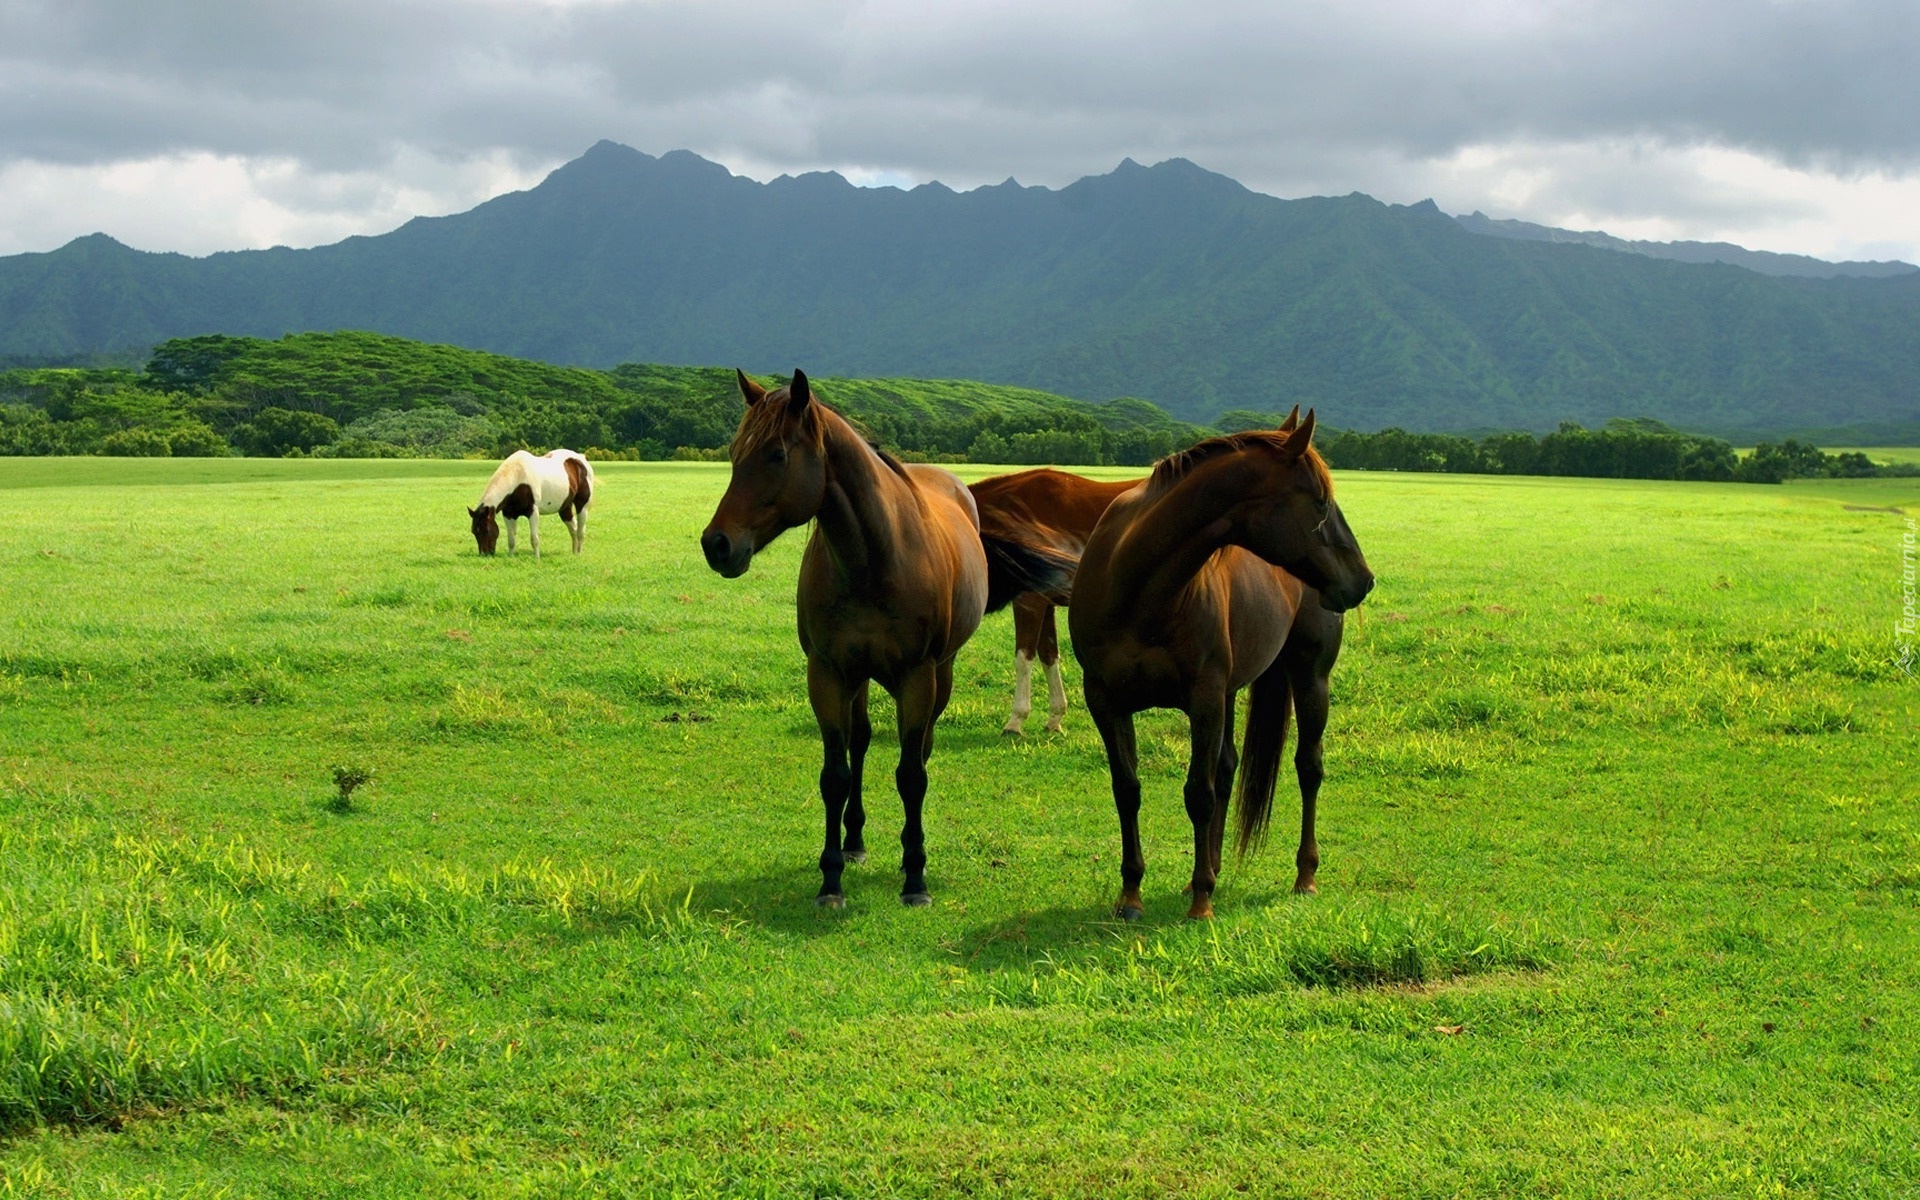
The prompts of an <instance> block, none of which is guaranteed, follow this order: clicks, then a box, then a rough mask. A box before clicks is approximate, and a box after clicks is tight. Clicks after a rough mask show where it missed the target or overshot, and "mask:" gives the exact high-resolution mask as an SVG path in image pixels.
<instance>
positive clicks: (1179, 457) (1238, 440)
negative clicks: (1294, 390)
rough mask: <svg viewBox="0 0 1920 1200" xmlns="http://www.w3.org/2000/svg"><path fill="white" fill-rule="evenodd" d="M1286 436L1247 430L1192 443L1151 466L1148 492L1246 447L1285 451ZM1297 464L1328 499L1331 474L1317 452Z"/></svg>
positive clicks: (1272, 431)
mask: <svg viewBox="0 0 1920 1200" xmlns="http://www.w3.org/2000/svg"><path fill="white" fill-rule="evenodd" d="M1290 436H1292V431H1291V430H1288V431H1281V430H1277V429H1248V430H1244V431H1242V432H1240V433H1226V434H1221V435H1220V436H1219V437H1211V438H1208V439H1207V440H1206V441H1204V442H1195V443H1194V444H1193V445H1191V446H1189V447H1187V448H1186V449H1185V450H1180V451H1177V452H1175V453H1173V454H1169V455H1167V456H1166V457H1165V458H1163V459H1161V460H1160V461H1159V462H1157V463H1154V464H1153V474H1152V475H1150V476H1148V480H1147V486H1148V489H1149V490H1150V491H1153V492H1155V493H1156V494H1157V493H1159V492H1163V491H1165V490H1166V489H1168V488H1170V487H1172V486H1173V485H1174V484H1176V483H1178V482H1180V481H1181V480H1182V479H1185V478H1186V477H1187V476H1188V475H1189V474H1191V473H1192V472H1193V471H1194V469H1195V468H1197V467H1199V466H1201V465H1202V464H1204V463H1209V462H1212V461H1213V460H1214V459H1216V458H1219V457H1221V456H1223V455H1227V454H1233V453H1237V452H1238V451H1241V450H1245V449H1247V448H1248V447H1250V446H1257V445H1265V446H1267V447H1269V448H1271V449H1274V450H1281V449H1285V447H1286V444H1287V439H1288V438H1289V437H1290ZM1300 461H1301V462H1303V463H1305V464H1306V465H1307V470H1308V471H1309V472H1311V473H1312V475H1313V477H1314V480H1315V482H1317V483H1319V485H1320V490H1321V494H1322V495H1324V496H1329V497H1330V496H1332V495H1333V473H1332V472H1331V471H1329V470H1328V469H1327V460H1326V459H1324V458H1321V457H1320V452H1319V451H1318V450H1315V449H1314V448H1313V447H1312V446H1311V445H1309V446H1308V447H1307V452H1306V453H1305V454H1303V455H1301V456H1300Z"/></svg>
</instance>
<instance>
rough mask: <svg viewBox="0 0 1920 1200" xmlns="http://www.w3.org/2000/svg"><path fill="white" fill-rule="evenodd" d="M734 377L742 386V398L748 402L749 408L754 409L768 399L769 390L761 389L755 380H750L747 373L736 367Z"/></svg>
mask: <svg viewBox="0 0 1920 1200" xmlns="http://www.w3.org/2000/svg"><path fill="white" fill-rule="evenodd" d="M733 375H734V378H735V379H736V380H737V381H738V382H739V384H740V398H741V399H742V400H745V401H746V402H747V407H748V408H752V407H753V406H754V405H756V404H758V403H760V402H761V401H762V400H764V399H766V398H767V389H765V388H763V387H761V386H760V385H759V384H757V383H755V382H754V381H753V380H751V379H748V378H747V373H746V372H745V371H742V370H741V369H740V368H739V367H735V368H734V369H733Z"/></svg>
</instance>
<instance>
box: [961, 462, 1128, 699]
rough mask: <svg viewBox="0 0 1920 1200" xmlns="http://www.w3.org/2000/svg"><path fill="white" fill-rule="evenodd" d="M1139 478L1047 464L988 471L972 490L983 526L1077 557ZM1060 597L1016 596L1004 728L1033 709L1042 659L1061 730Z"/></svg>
mask: <svg viewBox="0 0 1920 1200" xmlns="http://www.w3.org/2000/svg"><path fill="white" fill-rule="evenodd" d="M1139 482H1140V480H1138V479H1127V480H1122V481H1119V482H1116V483H1109V482H1107V481H1104V480H1098V479H1087V478H1085V477H1084V476H1080V475H1070V474H1068V473H1067V472H1065V471H1056V470H1054V469H1053V468H1051V467H1040V468H1037V469H1035V470H1032V471H1018V472H1015V473H1014V474H1011V475H995V476H993V477H992V478H990V479H982V480H980V481H979V482H978V483H974V484H969V485H968V490H970V491H971V492H972V493H973V500H974V503H975V504H977V505H979V507H980V528H981V530H982V531H983V532H985V533H989V534H991V533H996V532H1003V531H1004V532H1006V533H1007V534H1009V535H1010V536H1015V537H1018V538H1022V539H1037V540H1039V541H1041V542H1043V543H1044V544H1045V545H1048V546H1050V547H1052V548H1053V549H1054V550H1056V551H1059V552H1060V553H1062V554H1067V555H1071V556H1072V557H1074V558H1076V559H1077V558H1079V557H1080V552H1081V551H1082V550H1084V549H1085V548H1086V544H1087V535H1088V534H1090V533H1092V532H1093V527H1094V524H1095V523H1096V522H1098V521H1099V520H1100V514H1101V513H1104V512H1106V511H1107V505H1109V504H1111V503H1113V498H1114V497H1115V496H1118V495H1119V494H1120V493H1122V492H1124V491H1126V490H1127V489H1129V488H1131V487H1133V486H1134V485H1135V484H1137V483H1139ZM1057 603H1058V601H1057V599H1056V598H1054V597H1050V596H1046V595H1043V594H1041V593H1039V592H1025V593H1022V594H1021V595H1020V596H1018V597H1016V598H1015V599H1014V601H1013V715H1012V716H1011V717H1009V718H1008V719H1007V724H1006V728H1004V729H1002V730H1001V732H1002V733H1019V732H1020V730H1021V727H1022V726H1023V725H1024V724H1025V723H1026V720H1027V714H1028V713H1030V712H1032V711H1033V664H1034V660H1035V659H1038V660H1039V661H1040V664H1041V666H1042V667H1043V668H1044V669H1045V671H1046V673H1047V732H1048V733H1059V732H1060V719H1061V718H1062V717H1064V716H1065V715H1066V712H1067V689H1066V685H1065V684H1064V683H1062V682H1061V679H1060V635H1059V633H1058V631H1057V629H1056V627H1055V625H1054V618H1053V610H1054V607H1055V606H1056V604H1057Z"/></svg>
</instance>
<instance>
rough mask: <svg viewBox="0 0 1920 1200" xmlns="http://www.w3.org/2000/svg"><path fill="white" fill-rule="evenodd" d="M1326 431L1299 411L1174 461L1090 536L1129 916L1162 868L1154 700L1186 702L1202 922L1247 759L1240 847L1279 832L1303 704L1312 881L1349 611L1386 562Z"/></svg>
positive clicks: (1302, 763)
mask: <svg viewBox="0 0 1920 1200" xmlns="http://www.w3.org/2000/svg"><path fill="white" fill-rule="evenodd" d="M1298 411H1299V410H1298V409H1296V410H1295V413H1296V414H1297V413H1298ZM1313 425H1314V418H1313V414H1312V413H1311V412H1309V413H1308V414H1307V417H1306V420H1305V421H1301V422H1299V423H1298V424H1297V425H1296V424H1295V418H1293V417H1289V418H1288V420H1287V423H1286V424H1285V425H1283V426H1282V427H1281V428H1280V429H1279V430H1278V431H1273V432H1267V431H1249V432H1246V433H1236V434H1229V435H1227V436H1225V437H1217V438H1212V439H1209V440H1207V441H1204V442H1201V443H1199V444H1198V445H1196V446H1194V447H1192V448H1191V449H1189V450H1185V451H1182V452H1181V453H1179V454H1175V455H1171V456H1169V457H1168V458H1165V459H1162V460H1161V461H1160V462H1159V463H1158V464H1156V465H1155V466H1154V469H1153V474H1152V475H1150V476H1149V477H1148V478H1147V479H1146V481H1145V482H1143V483H1142V484H1140V485H1139V486H1138V487H1136V488H1134V489H1133V490H1132V491H1130V492H1128V493H1127V494H1126V495H1124V496H1122V497H1120V498H1119V499H1118V500H1115V501H1114V502H1113V504H1112V505H1111V506H1110V507H1109V508H1108V509H1107V511H1106V514H1105V515H1104V516H1102V517H1101V518H1100V523H1099V524H1098V525H1097V526H1095V527H1094V531H1093V534H1092V536H1091V537H1089V538H1088V539H1087V548H1086V552H1085V553H1084V554H1083V555H1082V557H1081V559H1080V570H1079V573H1078V575H1077V576H1076V577H1075V579H1074V589H1073V603H1072V604H1071V605H1070V606H1069V607H1068V609H1067V627H1068V630H1069V632H1070V633H1071V635H1072V638H1073V652H1074V655H1075V657H1077V658H1078V659H1079V660H1080V667H1081V671H1082V673H1083V675H1084V678H1085V681H1086V692H1087V710H1088V712H1090V713H1091V714H1092V715H1093V720H1094V724H1096V725H1097V726H1099V729H1100V737H1101V739H1102V740H1103V741H1104V742H1105V743H1106V749H1107V766H1108V769H1109V770H1110V771H1111V772H1112V775H1113V802H1114V807H1115V808H1116V809H1117V810H1118V812H1119V815H1120V841H1121V861H1120V884H1121V887H1120V899H1119V902H1118V903H1117V904H1116V905H1115V910H1116V911H1117V912H1118V914H1119V915H1120V916H1121V917H1124V918H1126V919H1128V920H1135V919H1138V918H1139V916H1140V915H1141V910H1142V905H1141V901H1140V880H1141V879H1142V877H1144V876H1145V874H1146V862H1145V860H1144V859H1143V858H1142V856H1141V853H1140V829H1139V813H1140V778H1139V775H1138V772H1137V756H1136V752H1135V746H1134V734H1133V715H1134V714H1135V713H1137V712H1139V711H1141V710H1142V709H1147V708H1177V709H1180V710H1181V711H1183V712H1185V713H1186V714H1187V720H1188V723H1189V727H1190V731H1191V738H1192V752H1193V757H1192V759H1191V760H1190V762H1189V763H1188V766H1187V783H1186V802H1187V817H1188V818H1189V819H1190V820H1191V821H1192V822H1193V883H1192V892H1193V903H1192V905H1191V906H1190V907H1189V908H1188V910H1187V916H1189V917H1193V918H1200V917H1210V916H1212V915H1213V888H1214V884H1215V882H1216V881H1217V879H1218V878H1219V874H1220V842H1221V837H1222V834H1223V831H1224V829H1225V823H1226V815H1227V797H1228V794H1229V793H1230V792H1231V791H1232V788H1233V775H1234V770H1235V767H1236V766H1241V767H1244V770H1243V772H1242V774H1241V777H1240V838H1239V843H1240V853H1241V854H1243V855H1244V854H1245V853H1246V851H1247V850H1248V849H1249V848H1250V847H1252V846H1254V845H1256V844H1257V843H1258V842H1259V841H1260V839H1261V837H1262V835H1263V834H1264V833H1265V830H1266V824H1267V816H1268V813H1269V811H1270V810H1271V808H1272V805H1273V791H1274V781H1275V778H1276V777H1277V775H1278V774H1279V766H1280V751H1281V748H1282V745H1283V744H1284V742H1285V740H1286V733H1287V715H1288V709H1289V707H1292V708H1294V709H1295V710H1296V711H1297V713H1298V715H1299V719H1300V744H1299V747H1298V750H1297V752H1296V754H1295V756H1294V767H1295V770H1296V772H1297V773H1298V776H1299V781H1300V848H1299V852H1298V853H1297V855H1296V856H1295V863H1296V865H1297V867H1298V871H1299V873H1298V875H1297V876H1296V877H1295V879H1294V884H1293V890H1294V891H1296V892H1311V891H1313V890H1314V873H1315V871H1317V870H1318V868H1319V865H1320V849H1319V846H1318V844H1317V843H1316V842H1315V841H1314V835H1313V817H1314V805H1315V802H1316V800H1317V798H1318V795H1319V790H1320V780H1321V775H1322V772H1321V767H1320V739H1321V735H1322V734H1323V733H1324V731H1325V729H1326V724H1327V707H1328V692H1327V677H1328V675H1329V674H1330V673H1331V672H1332V670H1333V663H1334V659H1335V658H1336V657H1338V655H1339V653H1340V632H1341V624H1342V617H1341V613H1343V612H1345V611H1346V610H1347V609H1350V608H1352V607H1354V606H1355V605H1357V604H1359V603H1360V601H1361V600H1362V599H1363V598H1365V596H1366V594H1367V592H1368V591H1369V590H1371V589H1372V587H1373V572H1371V571H1370V570H1368V569H1367V562H1366V558H1365V557H1364V556H1363V555H1362V554H1361V553H1360V547H1359V545H1358V544H1357V543H1356V542H1355V541H1354V538H1353V533H1352V531H1351V530H1349V529H1348V528H1347V522H1346V518H1345V517H1343V516H1342V515H1341V513H1340V506H1339V505H1337V504H1335V503H1334V500H1333V479H1332V477H1331V476H1330V475H1329V474H1328V473H1327V464H1326V463H1325V462H1324V461H1323V460H1322V459H1321V458H1320V455H1319V454H1318V453H1316V452H1315V451H1314V449H1313ZM1248 685H1252V689H1253V690H1252V694H1251V698H1250V700H1249V702H1248V705H1247V730H1246V737H1245V741H1244V744H1243V746H1242V750H1241V754H1239V755H1236V754H1235V753H1234V749H1233V709H1234V699H1235V695H1236V693H1238V692H1239V690H1240V689H1241V688H1243V687H1247V686H1248Z"/></svg>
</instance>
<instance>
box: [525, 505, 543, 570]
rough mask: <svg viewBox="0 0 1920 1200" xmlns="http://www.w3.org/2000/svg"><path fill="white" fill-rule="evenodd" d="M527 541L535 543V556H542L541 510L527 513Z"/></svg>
mask: <svg viewBox="0 0 1920 1200" xmlns="http://www.w3.org/2000/svg"><path fill="white" fill-rule="evenodd" d="M527 541H529V542H531V543H533V556H534V557H535V558H539V557H540V510H539V509H537V508H536V509H534V510H533V511H532V512H530V513H528V514H527Z"/></svg>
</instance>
